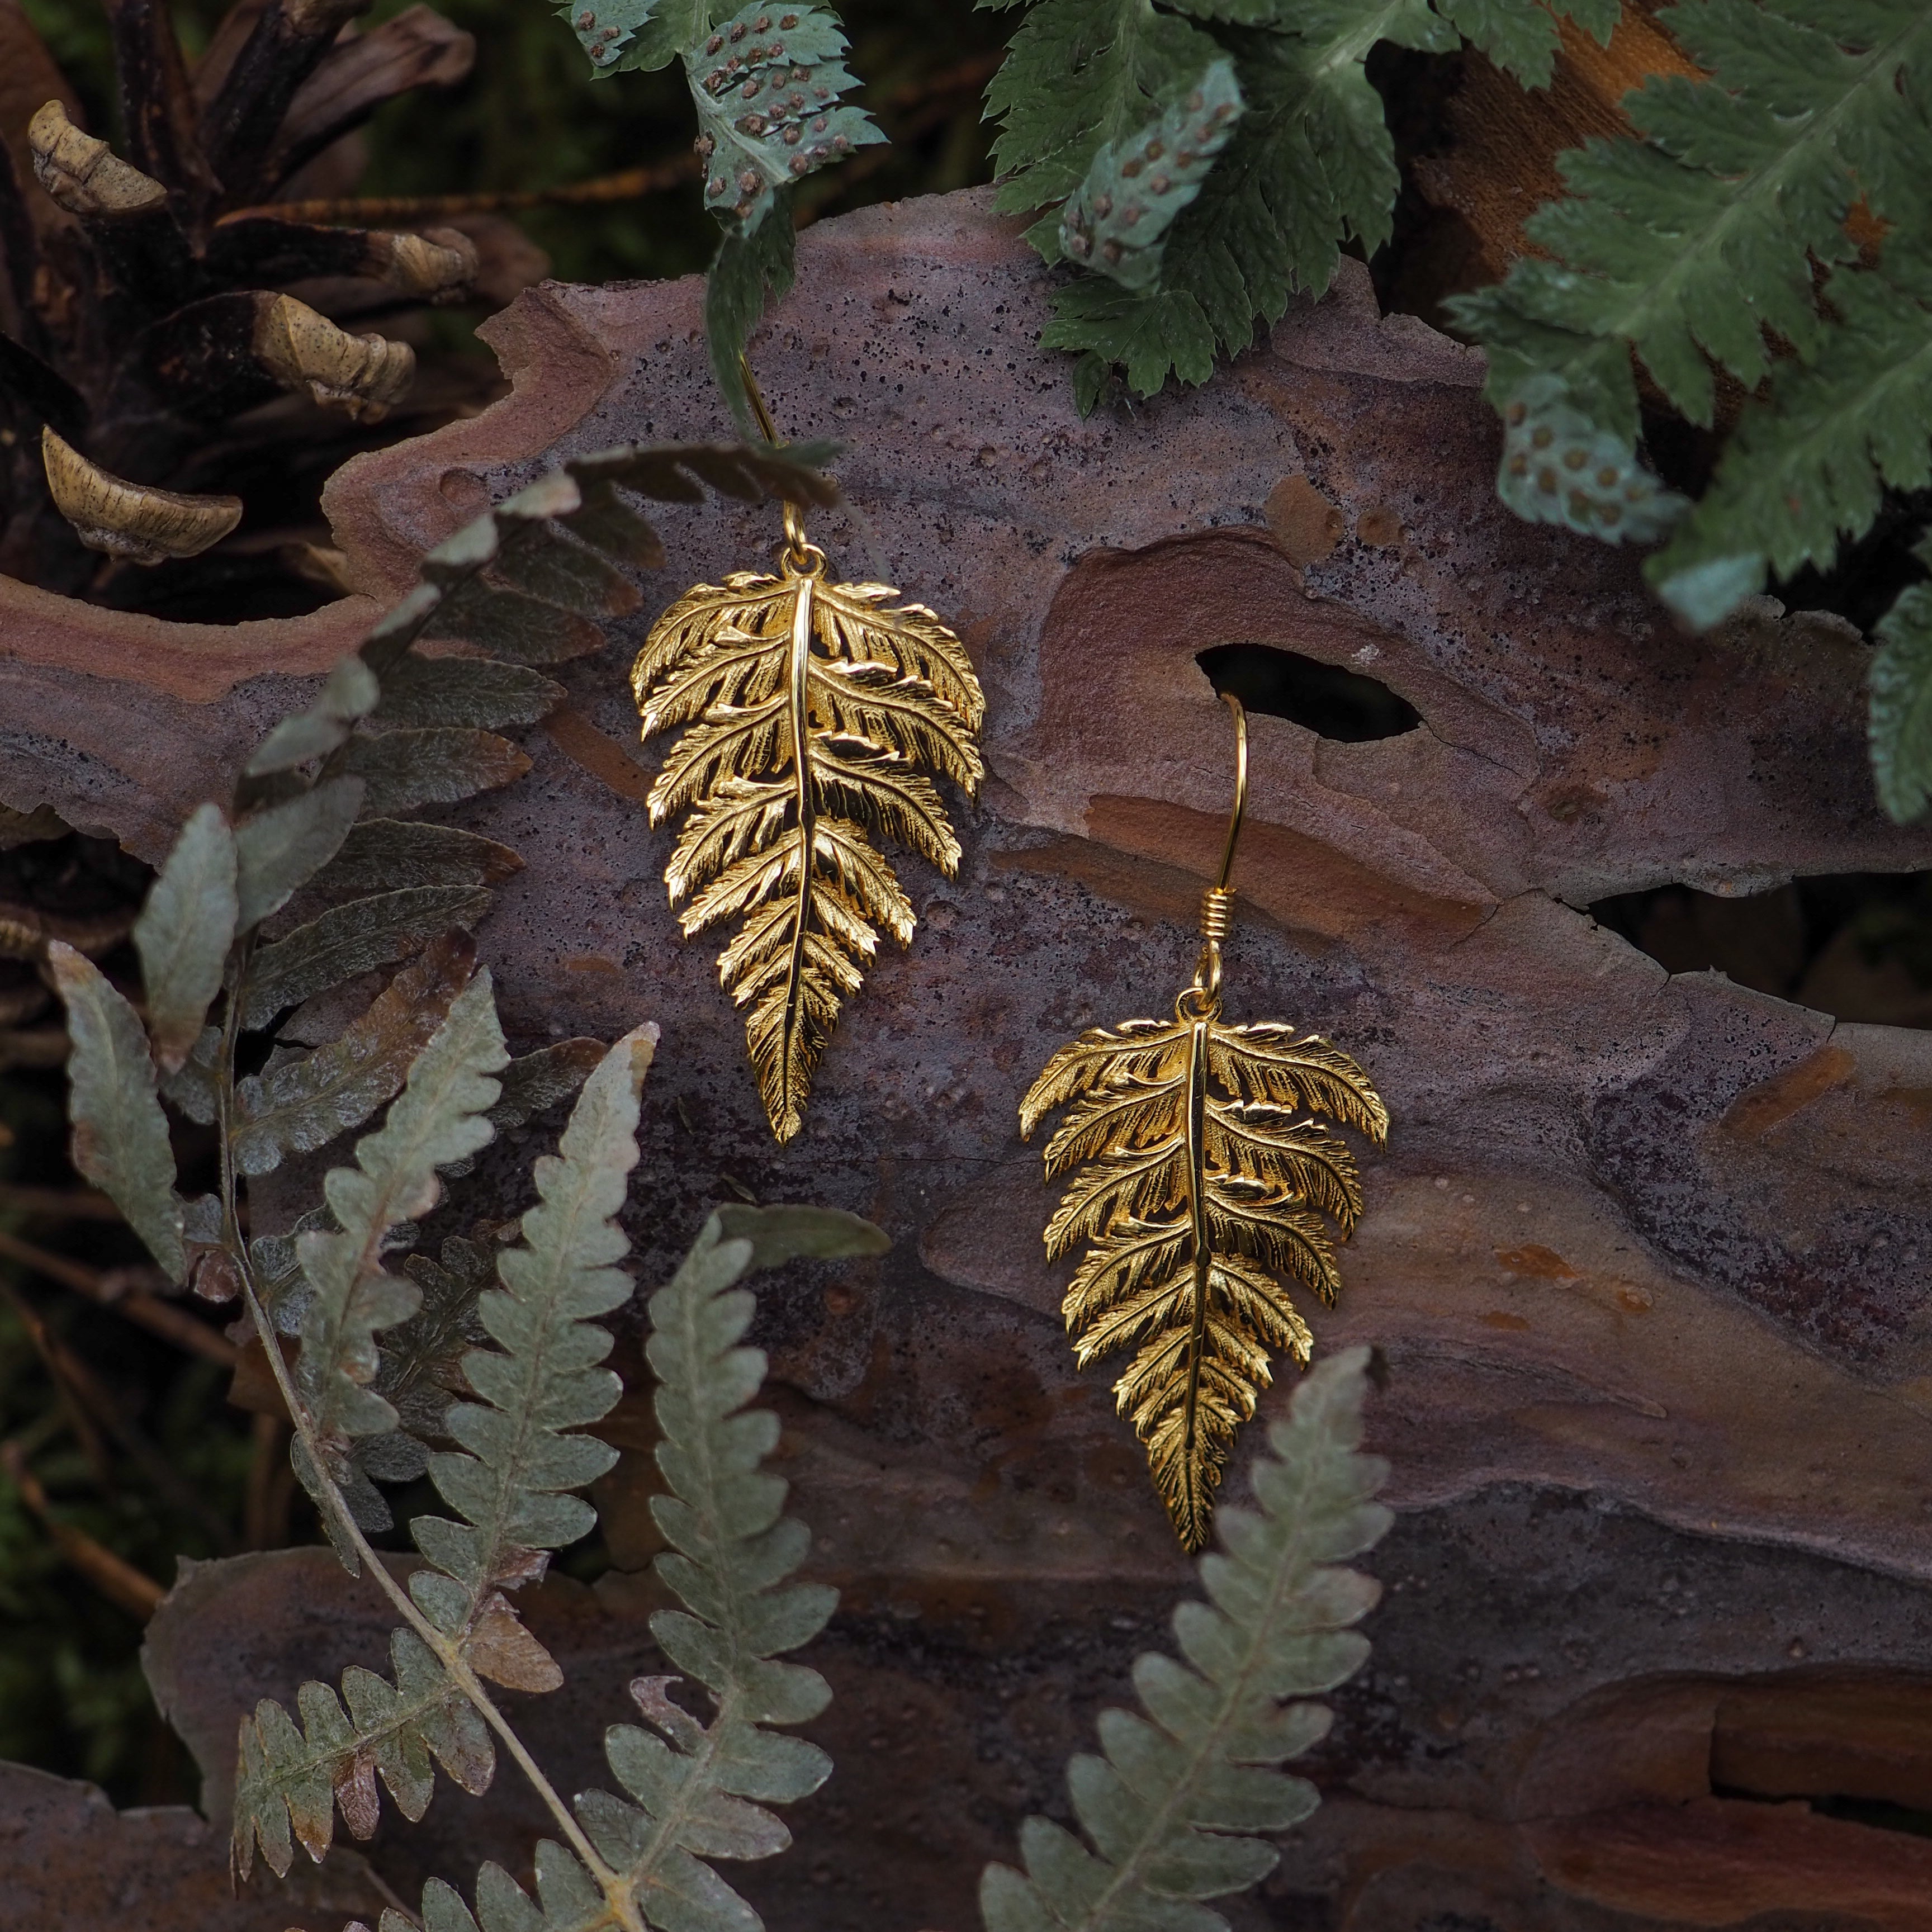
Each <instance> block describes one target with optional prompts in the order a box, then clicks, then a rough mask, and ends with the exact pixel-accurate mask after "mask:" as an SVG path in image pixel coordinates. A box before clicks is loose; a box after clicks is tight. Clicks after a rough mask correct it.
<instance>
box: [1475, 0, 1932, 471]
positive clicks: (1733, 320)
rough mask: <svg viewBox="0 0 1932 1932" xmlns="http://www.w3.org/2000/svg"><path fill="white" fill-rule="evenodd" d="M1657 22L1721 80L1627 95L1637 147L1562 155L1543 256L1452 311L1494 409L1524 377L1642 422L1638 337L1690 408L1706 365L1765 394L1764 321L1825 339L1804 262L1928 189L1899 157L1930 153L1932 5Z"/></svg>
mask: <svg viewBox="0 0 1932 1932" xmlns="http://www.w3.org/2000/svg"><path fill="white" fill-rule="evenodd" d="M1661 18H1662V20H1663V21H1664V24H1665V25H1667V26H1668V27H1669V28H1670V30H1671V31H1672V32H1673V34H1674V35H1675V36H1676V38H1677V39H1678V40H1679V41H1680V42H1681V43H1682V45H1683V46H1684V47H1685V49H1686V51H1687V52H1689V53H1690V54H1691V56H1692V57H1693V58H1694V59H1696V60H1697V61H1698V62H1699V63H1700V65H1703V67H1705V68H1707V69H1708V70H1709V71H1710V74H1711V76H1712V77H1711V79H1710V80H1708V81H1694V80H1688V79H1687V78H1685V77H1682V76H1679V75H1673V76H1660V77H1654V78H1652V80H1649V81H1648V82H1646V83H1645V85H1644V86H1643V87H1642V88H1641V89H1638V90H1637V92H1635V93H1634V94H1632V95H1629V96H1628V97H1627V98H1626V101H1625V110H1626V111H1627V112H1628V114H1629V115H1630V117H1631V120H1632V121H1633V123H1634V124H1635V126H1636V127H1637V130H1638V133H1639V136H1640V137H1641V138H1640V139H1627V140H1616V141H1604V140H1598V141H1593V142H1591V143H1590V144H1589V145H1588V146H1587V147H1586V148H1583V149H1582V150H1581V151H1577V152H1574V153H1571V154H1568V155H1565V156H1564V157H1562V160H1561V161H1560V163H1559V165H1560V166H1562V170H1563V173H1564V176H1565V182H1566V184H1567V185H1568V187H1569V189H1570V190H1571V192H1570V194H1569V196H1568V197H1567V198H1566V199H1564V200H1562V201H1559V202H1553V203H1552V204H1550V205H1548V206H1547V207H1545V208H1543V209H1541V210H1540V211H1538V214H1536V215H1535V217H1532V220H1531V222H1530V223H1529V225H1528V232H1529V236H1530V239H1531V240H1532V242H1535V244H1536V245H1537V246H1538V249H1539V250H1540V251H1541V256H1540V257H1538V258H1532V259H1529V260H1523V261H1521V262H1519V263H1517V265H1516V266H1515V267H1514V269H1512V270H1511V273H1510V275H1509V278H1508V281H1506V282H1505V283H1504V284H1502V287H1500V288H1499V289H1496V290H1485V291H1484V292H1482V293H1481V294H1479V295H1476V296H1466V297H1463V298H1461V299H1459V300H1458V301H1457V302H1455V303H1454V305H1452V313H1454V314H1456V316H1457V320H1458V321H1459V322H1460V324H1461V326H1463V328H1464V329H1465V330H1466V331H1467V332H1469V333H1471V334H1472V335H1475V336H1476V337H1477V338H1478V339H1479V340H1481V341H1483V343H1484V346H1485V347H1487V348H1488V349H1489V350H1490V395H1491V396H1492V398H1494V399H1495V400H1496V401H1497V402H1498V403H1499V406H1501V405H1505V404H1507V403H1508V401H1509V399H1510V398H1511V397H1512V396H1513V395H1514V394H1515V392H1516V391H1517V389H1518V388H1519V386H1520V384H1521V383H1522V382H1523V380H1524V379H1525V378H1526V377H1528V376H1529V374H1532V373H1534V372H1537V371H1541V372H1543V373H1544V374H1552V375H1555V376H1556V377H1559V378H1560V379H1561V380H1562V382H1563V383H1564V384H1565V387H1566V388H1567V389H1568V391H1569V392H1570V394H1571V399H1572V401H1574V404H1576V406H1577V407H1579V408H1580V409H1581V410H1583V412H1584V413H1585V414H1586V416H1589V418H1590V419H1592V421H1593V422H1596V423H1598V424H1600V425H1602V427H1603V428H1604V429H1605V430H1607V431H1609V432H1610V434H1613V435H1616V436H1618V437H1621V438H1622V439H1624V440H1625V441H1631V440H1634V437H1635V434H1636V429H1637V397H1636V390H1635V386H1634V380H1633V378H1632V376H1631V370H1630V368H1629V364H1628V358H1627V356H1626V353H1625V345H1626V344H1628V346H1629V347H1632V348H1634V350H1636V352H1637V355H1638V356H1640V358H1641V359H1642V360H1643V363H1644V364H1645V365H1646V367H1647V368H1648V369H1649V371H1650V373H1651V374H1652V376H1653V377H1655V380H1656V381H1657V383H1658V386H1659V387H1660V388H1661V389H1662V390H1663V391H1664V393H1665V395H1667V397H1669V398H1670V401H1672V403H1673V404H1674V405H1675V406H1676V407H1677V408H1678V409H1679V410H1681V411H1682V413H1684V414H1685V416H1688V418H1690V419H1691V421H1693V422H1709V421H1710V420H1711V411H1712V400H1713V396H1714V392H1715V389H1714V383H1713V379H1712V373H1711V366H1710V365H1711V364H1712V362H1715V363H1716V364H1718V365H1719V366H1721V367H1722V368H1725V369H1727V370H1729V371H1730V373H1731V374H1733V375H1734V376H1736V377H1737V378H1738V380H1739V381H1740V382H1742V383H1744V384H1745V386H1747V387H1754V386H1756V385H1757V383H1758V382H1759V381H1760V380H1761V379H1762V378H1763V376H1764V374H1765V373H1766V370H1767V369H1768V368H1769V359H1770V350H1769V345H1768V343H1767V341H1766V332H1772V333H1774V334H1775V335H1778V336H1781V337H1782V338H1784V340H1785V341H1787V342H1789V343H1790V344H1792V345H1793V347H1796V349H1797V350H1798V351H1799V354H1800V356H1811V355H1813V354H1815V353H1817V350H1819V348H1820V346H1821V345H1822V344H1823V341H1824V339H1825V336H1826V317H1824V316H1823V314H1821V312H1820V308H1819V305H1818V304H1817V301H1816V299H1814V294H1813V288H1812V277H1811V263H1812V262H1813V261H1814V260H1815V261H1817V262H1820V263H1826V264H1827V265H1829V264H1832V263H1843V262H1846V261H1847V260H1849V259H1850V258H1851V257H1852V254H1854V253H1855V250H1854V248H1853V246H1852V242H1851V240H1850V239H1849V236H1848V235H1847V234H1846V231H1845V229H1844V225H1843V224H1844V220H1845V217H1846V214H1847V213H1848V212H1849V209H1850V208H1851V206H1852V203H1853V202H1854V201H1855V200H1857V199H1858V198H1859V197H1860V196H1861V195H1862V196H1863V197H1864V199H1866V201H1867V203H1868V204H1869V205H1870V207H1871V208H1872V211H1873V213H1874V214H1878V215H1879V216H1880V217H1882V218H1884V219H1885V220H1891V221H1893V222H1898V221H1901V220H1907V219H1910V218H1913V217H1915V215H1916V214H1917V212H1918V196H1921V195H1922V166H1921V167H1920V168H1918V169H1913V168H1911V167H1906V166H1902V165H1901V164H1900V162H1901V157H1903V155H1904V154H1907V153H1914V154H1922V152H1923V139H1924V136H1923V131H1922V122H1920V121H1918V118H1917V115H1916V113H1915V110H1914V107H1913V105H1912V101H1913V100H1914V99H1915V98H1922V92H1921V91H1922V89H1923V88H1924V86H1926V85H1927V79H1928V71H1929V70H1932V14H1928V13H1927V12H1926V10H1925V9H1924V7H1921V6H1920V5H1918V4H1917V0H1872V4H1870V5H1867V6H1864V7H1861V8H1859V9H1858V10H1854V11H1852V12H1850V13H1847V12H1846V10H1844V9H1843V8H1841V7H1837V6H1835V5H1832V0H1767V3H1766V4H1763V5H1760V4H1756V0H1682V4H1680V5H1677V6H1675V7H1670V8H1668V9H1667V10H1666V11H1665V13H1664V14H1663V15H1662V16H1661ZM1902 78H1903V79H1906V80H1908V81H1909V86H1906V87H1904V88H1903V89H1901V85H1900V83H1901V80H1902ZM1832 299H1834V300H1835V299H1836V296H1835V293H1834V295H1833V297H1832ZM1707 359H1708V360H1707Z"/></svg>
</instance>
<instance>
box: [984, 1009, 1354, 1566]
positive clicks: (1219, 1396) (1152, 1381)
mask: <svg viewBox="0 0 1932 1932" xmlns="http://www.w3.org/2000/svg"><path fill="white" fill-rule="evenodd" d="M1069 1105H1070V1106H1071V1111H1070V1112H1069V1113H1068V1115H1067V1118H1066V1119H1065V1120H1064V1121H1063V1122H1062V1124H1061V1127H1060V1128H1059V1130H1058V1132H1056V1133H1055V1135H1054V1136H1053V1138H1052V1140H1051V1141H1049V1142H1048V1144H1047V1148H1046V1172H1047V1173H1048V1174H1049V1176H1051V1175H1058V1174H1064V1173H1067V1172H1070V1171H1071V1170H1073V1169H1082V1172H1079V1174H1078V1175H1076V1178H1075V1179H1074V1181H1073V1184H1072V1185H1071V1186H1070V1187H1069V1188H1068V1189H1067V1192H1066V1193H1065V1194H1064V1196H1062V1197H1061V1202H1060V1205H1059V1206H1058V1208H1056V1209H1055V1211H1054V1214H1053V1217H1052V1220H1050V1221H1049V1223H1047V1229H1046V1248H1047V1252H1048V1253H1049V1254H1050V1255H1052V1256H1061V1255H1064V1254H1065V1253H1067V1252H1068V1251H1069V1250H1071V1249H1073V1248H1075V1247H1079V1245H1080V1244H1082V1243H1083V1242H1084V1243H1085V1244H1088V1245H1087V1252H1086V1253H1085V1256H1083V1257H1082V1260H1081V1263H1080V1265H1079V1268H1077V1269H1076V1271H1074V1276H1073V1282H1072V1283H1071V1285H1070V1286H1069V1288H1068V1289H1067V1299H1066V1303H1065V1307H1064V1313H1065V1316H1066V1319H1067V1332H1068V1333H1069V1334H1070V1335H1071V1336H1072V1337H1073V1343H1074V1353H1075V1355H1076V1358H1078V1360H1079V1363H1080V1366H1081V1367H1082V1368H1085V1367H1087V1366H1088V1364H1090V1363H1091V1362H1093V1361H1096V1360H1097V1359H1098V1358H1100V1357H1101V1356H1103V1355H1109V1354H1111V1353H1112V1352H1113V1351H1114V1350H1115V1349H1133V1351H1134V1354H1133V1360H1132V1361H1131V1362H1130V1364H1129V1365H1128V1367H1127V1370H1126V1371H1125V1373H1124V1374H1123V1375H1122V1376H1121V1379H1120V1380H1119V1381H1118V1382H1116V1383H1115V1385H1114V1394H1115V1399H1116V1400H1117V1401H1118V1404H1119V1406H1120V1411H1121V1414H1122V1415H1124V1416H1127V1417H1128V1418H1130V1419H1131V1420H1132V1421H1133V1425H1134V1427H1135V1430H1136V1432H1137V1433H1139V1436H1140V1438H1141V1439H1142V1442H1145V1443H1146V1445H1148V1466H1149V1468H1150V1469H1151V1471H1152V1472H1153V1475H1154V1487H1156V1488H1157V1490H1159V1491H1160V1495H1161V1499H1162V1500H1163V1502H1165V1503H1166V1505H1167V1509H1168V1514H1169V1517H1171V1518H1172V1521H1173V1523H1174V1528H1175V1535H1177V1536H1178V1537H1179V1538H1180V1539H1181V1544H1182V1547H1184V1548H1185V1549H1188V1550H1199V1548H1201V1547H1202V1545H1203V1544H1205V1542H1206V1541H1207V1539H1208V1525H1209V1523H1210V1521H1211V1518H1212V1516H1213V1514H1214V1490H1215V1487H1216V1485H1217V1484H1218V1483H1219V1482H1220V1478H1221V1470H1222V1466H1223V1463H1225V1461H1226V1457H1227V1452H1228V1448H1229V1444H1230V1443H1231V1442H1232V1441H1233V1439H1234V1436H1235V1431H1236V1430H1237V1429H1238V1428H1239V1427H1240V1426H1241V1424H1243V1423H1244V1422H1246V1421H1248V1420H1249V1418H1250V1417H1252V1416H1253V1414H1254V1412H1255V1406H1256V1401H1257V1400H1258V1399H1259V1394H1260V1392H1261V1391H1262V1390H1263V1389H1265V1388H1267V1387H1268V1383H1269V1380H1270V1371H1269V1352H1270V1350H1271V1349H1280V1350H1282V1351H1284V1352H1286V1353H1287V1354H1288V1355H1291V1356H1292V1357H1293V1358H1295V1360H1296V1361H1299V1362H1304V1363H1305V1362H1306V1361H1307V1360H1308V1358H1309V1355H1310V1352H1311V1350H1312V1349H1313V1341H1312V1340H1311V1338H1310V1334H1309V1332H1308V1326H1307V1323H1306V1322H1304V1321H1303V1319H1301V1315H1300V1313H1298V1311H1297V1310H1296V1308H1295V1303H1294V1301H1293V1300H1292V1298H1291V1297H1290V1296H1289V1294H1288V1293H1287V1292H1286V1290H1285V1289H1283V1288H1282V1287H1281V1286H1280V1284H1279V1283H1278V1282H1277V1280H1276V1279H1275V1277H1276V1276H1277V1274H1281V1275H1286V1276H1288V1277H1289V1278H1290V1279H1291V1280H1296V1281H1299V1282H1301V1283H1304V1284H1305V1285H1306V1286H1308V1287H1309V1288H1311V1289H1313V1290H1314V1292H1316V1294H1317V1295H1319V1296H1320V1297H1321V1298H1322V1300H1323V1301H1333V1300H1334V1297H1335V1294H1336V1291H1337V1289H1339V1288H1340V1286H1341V1274H1340V1269H1339V1268H1338V1267H1337V1264H1336V1260H1335V1251H1334V1245H1333V1244H1332V1242H1331V1240H1330V1238H1329V1235H1328V1228H1327V1226H1326V1223H1327V1222H1328V1221H1330V1220H1332V1221H1333V1222H1334V1223H1335V1224H1336V1226H1338V1227H1339V1228H1340V1229H1341V1231H1342V1233H1343V1236H1344V1238H1346V1236H1347V1235H1348V1233H1349V1230H1350V1229H1352V1228H1353V1227H1354V1226H1355V1222H1356V1220H1357V1219H1358V1217H1360V1215H1361V1210H1362V1198H1361V1183H1360V1181H1359V1179H1358V1175H1357V1172H1356V1166H1355V1156H1354V1155H1353V1154H1352V1153H1351V1152H1350V1151H1349V1148H1348V1147H1347V1145H1346V1144H1345V1143H1344V1142H1342V1141H1341V1140H1340V1139H1338V1138H1337V1136H1335V1135H1334V1134H1332V1133H1330V1132H1329V1131H1328V1130H1327V1129H1326V1128H1325V1127H1322V1125H1321V1124H1320V1123H1319V1121H1316V1120H1315V1119H1313V1118H1310V1115H1312V1114H1313V1112H1316V1111H1318V1110H1319V1112H1323V1113H1326V1114H1328V1115H1331V1117H1333V1118H1334V1119H1336V1120H1337V1121H1340V1122H1341V1123H1342V1124H1343V1125H1344V1126H1346V1127H1353V1128H1355V1129H1356V1130H1358V1132H1360V1133H1363V1134H1364V1135H1366V1136H1367V1137H1368V1138H1369V1139H1370V1140H1372V1141H1375V1142H1381V1141H1382V1140H1385V1139H1386V1138H1387V1137H1388V1109H1387V1108H1385V1106H1383V1104H1382V1100H1381V1097H1379V1095H1378V1094H1376V1091H1375V1089H1374V1088H1373V1087H1372V1086H1371V1085H1370V1084H1369V1080H1368V1076H1367V1075H1366V1074H1365V1073H1363V1071H1362V1070H1361V1068H1360V1067H1358V1066H1357V1065H1356V1064H1355V1061H1353V1060H1352V1059H1350V1058H1349V1056H1348V1055H1346V1053H1343V1052H1341V1051H1340V1049H1338V1048H1336V1047H1334V1046H1331V1045H1330V1044H1329V1043H1328V1041H1326V1040H1322V1039H1320V1038H1319V1037H1316V1035H1313V1034H1307V1035H1302V1036H1298V1035H1297V1034H1296V1032H1295V1029H1294V1028H1292V1027H1289V1026H1283V1025H1278V1024H1276V1023H1274V1022H1266V1023H1263V1024H1261V1025H1253V1026H1225V1025H1223V1024H1222V1023H1221V1022H1220V1019H1218V1018H1217V1017H1208V1016H1201V1017H1194V1016H1190V1015H1189V1014H1187V1013H1179V1014H1178V1015H1177V1017H1176V1018H1175V1019H1173V1020H1172V1021H1159V1020H1129V1021H1128V1022H1127V1023H1126V1024H1125V1025H1123V1026H1122V1027H1121V1028H1120V1029H1119V1031H1118V1032H1110V1031H1108V1030H1107V1029H1106V1028H1091V1029H1090V1030H1089V1031H1088V1032H1086V1033H1084V1034H1082V1035H1081V1037H1079V1039H1078V1040H1076V1041H1074V1042H1073V1043H1072V1044H1071V1045H1070V1046H1064V1047H1062V1048H1061V1050H1060V1051H1059V1052H1058V1053H1056V1054H1055V1055H1054V1056H1053V1058H1052V1059H1051V1060H1049V1061H1048V1062H1047V1064H1046V1067H1044V1068H1043V1070H1042V1071H1041V1073H1040V1078H1039V1079H1037V1080H1036V1081H1035V1082H1034V1084H1033V1086H1032V1088H1031V1089H1030V1090H1029V1091H1028V1094H1027V1095H1026V1097H1025V1099H1024V1100H1022V1102H1021V1103H1020V1133H1021V1135H1022V1137H1023V1138H1025V1139H1031V1138H1032V1136H1033V1132H1034V1129H1035V1128H1036V1127H1038V1126H1039V1124H1040V1121H1042V1120H1043V1118H1045V1117H1046V1115H1048V1114H1049V1113H1050V1112H1052V1111H1053V1110H1054V1109H1055V1108H1058V1107H1063V1106H1069Z"/></svg>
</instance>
